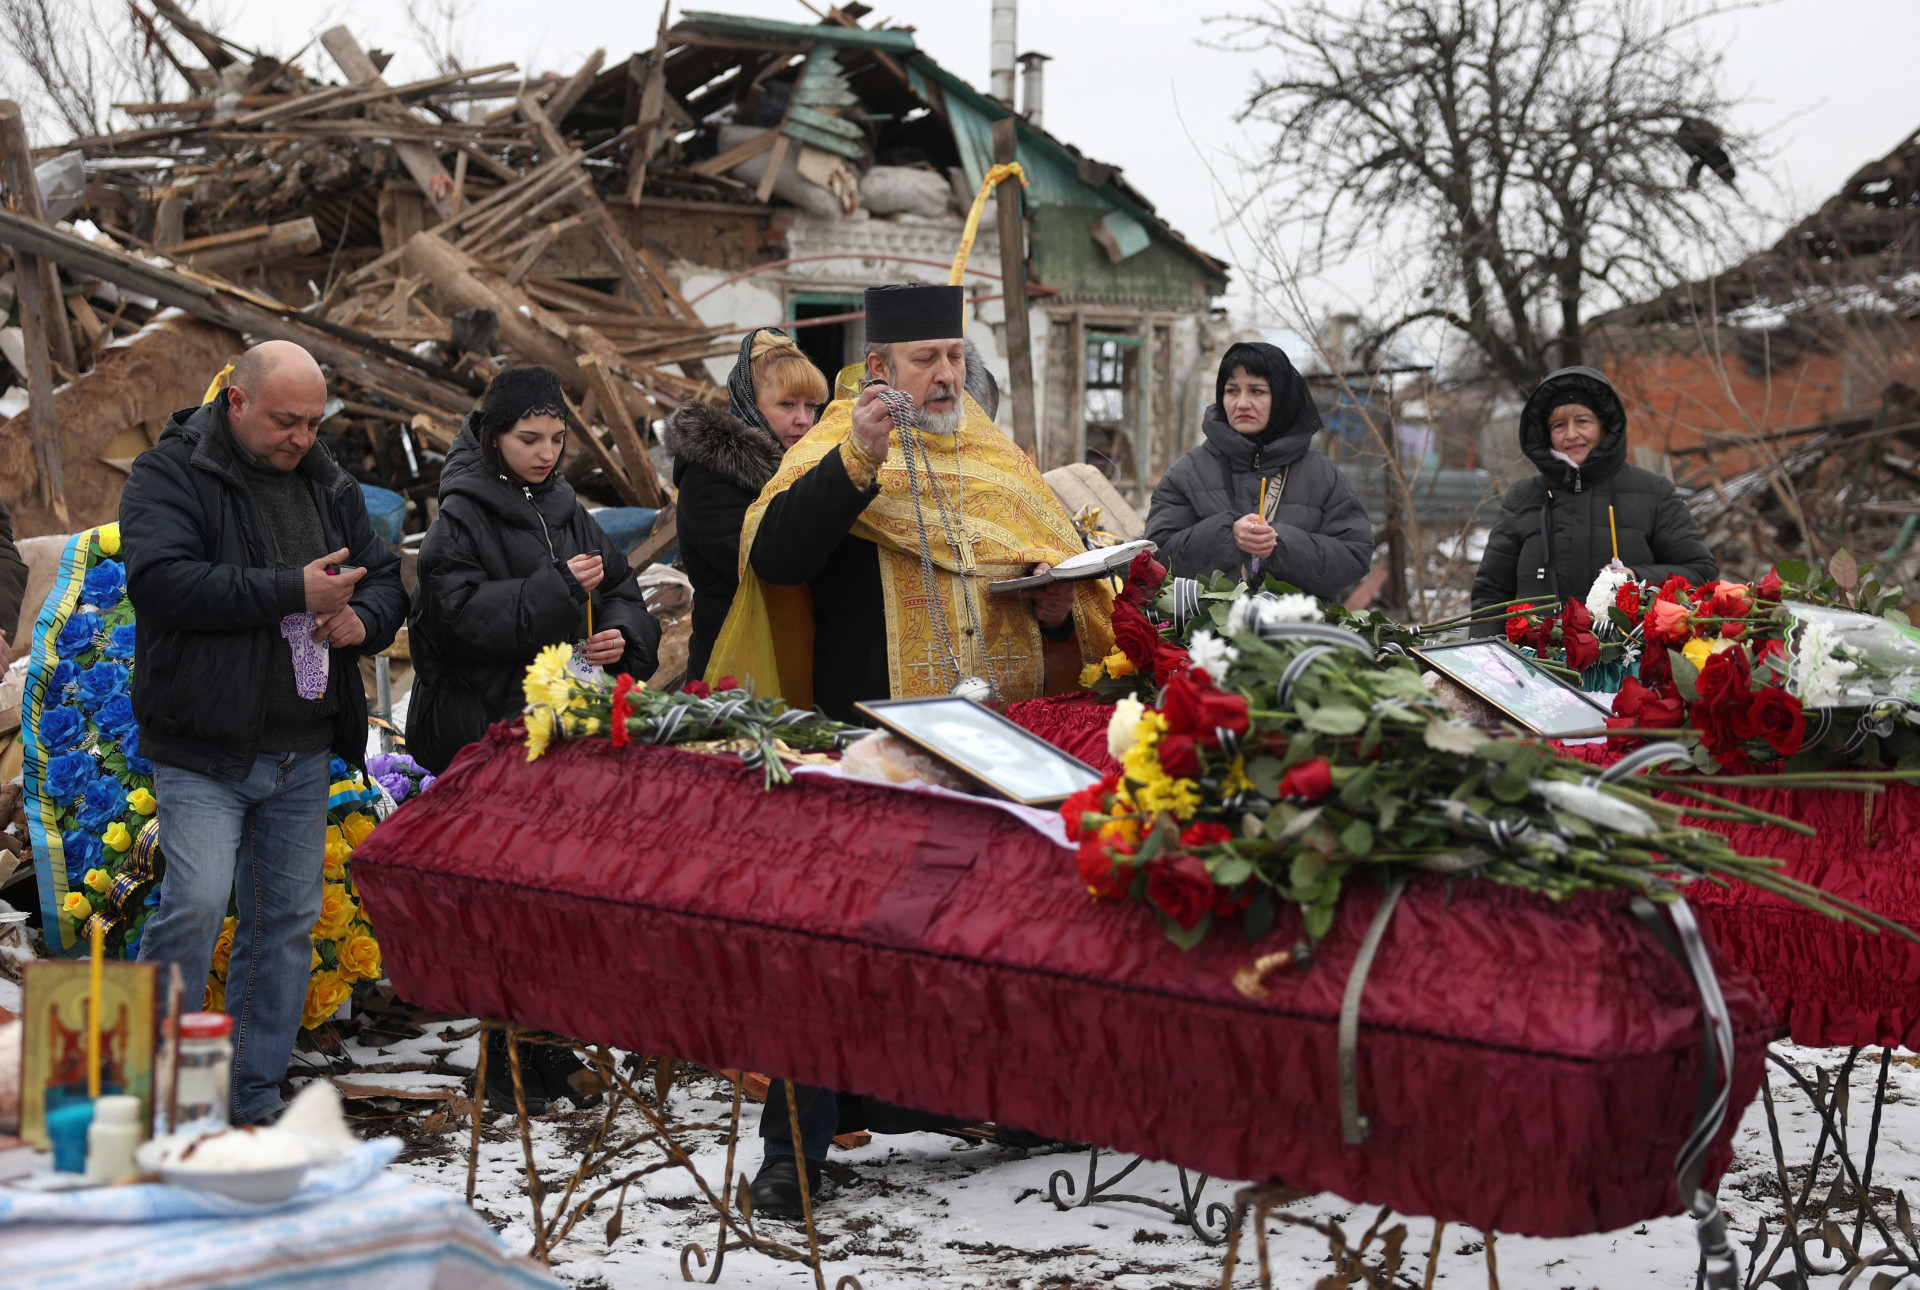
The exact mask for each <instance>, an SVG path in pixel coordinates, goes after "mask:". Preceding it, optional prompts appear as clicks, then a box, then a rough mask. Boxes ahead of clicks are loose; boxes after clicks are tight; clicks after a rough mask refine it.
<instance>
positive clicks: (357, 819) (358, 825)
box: [340, 811, 374, 847]
mask: <svg viewBox="0 0 1920 1290" xmlns="http://www.w3.org/2000/svg"><path fill="white" fill-rule="evenodd" d="M373 826H374V819H373V817H372V816H371V815H368V814H367V813H366V812H365V811H355V812H354V813H353V814H352V815H349V816H348V817H347V818H346V820H345V821H344V822H342V823H341V825H340V832H341V833H342V834H343V835H344V836H345V837H346V839H347V845H348V846H351V847H357V846H359V845H360V844H361V843H362V842H365V841H366V840H367V834H369V833H371V832H373Z"/></svg>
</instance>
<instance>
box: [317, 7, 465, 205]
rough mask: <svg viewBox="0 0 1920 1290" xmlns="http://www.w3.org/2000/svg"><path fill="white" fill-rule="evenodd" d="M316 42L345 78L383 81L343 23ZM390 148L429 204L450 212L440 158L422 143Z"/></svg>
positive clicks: (390, 111) (381, 110) (393, 111)
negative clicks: (331, 58)
mask: <svg viewBox="0 0 1920 1290" xmlns="http://www.w3.org/2000/svg"><path fill="white" fill-rule="evenodd" d="M320 44H321V45H322V46H323V47H324V48H325V49H326V51H327V52H328V53H329V54H331V55H333V61H334V62H335V63H336V64H337V65H338V66H339V68H340V70H341V71H343V72H345V73H346V74H347V79H348V80H350V81H354V82H356V83H358V84H361V85H366V86H376V85H377V86H384V85H385V84H386V82H385V81H383V80H381V79H380V69H379V68H377V67H375V66H374V65H373V60H372V59H371V58H368V57H367V54H366V51H365V50H363V49H361V48H360V42H359V41H357V40H355V39H354V38H353V33H352V32H350V31H348V30H347V29H346V27H345V26H339V27H332V28H329V29H328V30H326V31H324V32H322V33H320ZM369 107H370V108H371V109H372V111H373V112H374V114H375V115H378V116H385V117H389V118H393V117H398V118H399V119H400V120H402V121H414V122H415V123H416V124H420V122H419V121H418V118H416V117H414V116H413V114H412V113H410V112H407V111H405V110H404V109H401V108H398V107H395V106H393V105H392V104H390V103H373V104H370V105H369ZM393 151H394V155H395V156H397V157H399V158H400V163H401V164H402V165H404V166H405V167H406V168H407V173H408V174H410V175H412V176H413V182H414V183H416V184H419V185H420V191H421V192H423V193H425V194H426V195H427V200H428V201H430V202H432V203H433V208H434V209H435V210H436V211H438V212H439V213H440V217H441V218H442V219H445V218H446V217H447V216H449V215H450V214H452V212H451V211H450V210H448V208H447V198H448V197H449V196H451V195H452V193H453V176H452V175H450V174H448V173H447V168H446V167H445V166H443V165H441V164H440V158H439V157H438V156H436V155H435V154H434V151H433V149H432V148H431V147H429V146H427V145H426V144H424V143H414V142H406V143H402V142H399V141H397V140H396V141H395V142H394V145H393Z"/></svg>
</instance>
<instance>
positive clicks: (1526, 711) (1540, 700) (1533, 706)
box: [1413, 639, 1613, 739]
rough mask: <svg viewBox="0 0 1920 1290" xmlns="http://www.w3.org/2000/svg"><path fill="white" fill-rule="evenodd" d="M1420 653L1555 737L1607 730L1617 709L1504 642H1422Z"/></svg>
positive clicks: (1530, 727) (1436, 667)
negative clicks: (1603, 704)
mask: <svg viewBox="0 0 1920 1290" xmlns="http://www.w3.org/2000/svg"><path fill="white" fill-rule="evenodd" d="M1413 654H1414V657H1416V658H1418V659H1419V660H1420V661H1421V662H1423V663H1425V664H1426V665H1427V666H1428V667H1431V668H1432V669H1434V671H1436V672H1439V673H1440V674H1441V675H1443V676H1445V677H1447V678H1448V679H1449V680H1452V681H1454V682H1455V683H1457V684H1459V685H1461V686H1464V687H1465V688H1466V689H1468V690H1471V691H1472V692H1473V693H1475V694H1477V695H1479V696H1480V697H1481V698H1482V699H1484V700H1486V701H1487V702H1488V703H1489V704H1491V705H1493V707H1494V708H1495V709H1496V710H1498V711H1499V712H1500V713H1501V714H1502V715H1503V716H1505V717H1507V718H1508V719H1510V720H1512V721H1514V722H1515V723H1517V724H1519V725H1522V726H1525V727H1526V728H1527V729H1528V730H1531V731H1533V732H1534V733H1535V734H1537V735H1546V736H1547V737H1548V738H1550V739H1560V738H1565V737H1566V736H1569V735H1591V734H1594V733H1595V732H1598V731H1604V730H1605V728H1606V724H1607V718H1608V717H1610V716H1612V715H1613V713H1612V712H1611V711H1610V710H1608V709H1607V708H1604V707H1602V706H1601V705H1600V704H1599V703H1598V702H1596V701H1595V700H1594V699H1593V698H1592V697H1590V696H1589V695H1587V694H1585V693H1583V692H1582V691H1580V690H1577V689H1575V688H1574V687H1573V686H1571V685H1569V684H1567V683H1566V681H1564V680H1562V679H1561V678H1560V677H1558V676H1556V675H1554V674H1553V673H1552V672H1549V671H1548V670H1547V669H1546V668H1544V667H1541V666H1540V665H1539V664H1538V663H1537V662H1535V661H1534V660H1533V659H1531V658H1529V657H1528V656H1527V655H1525V654H1522V653H1521V652H1520V651H1519V650H1517V649H1515V648H1514V647H1513V646H1511V645H1509V644H1508V643H1507V642H1506V641H1504V640H1499V639H1493V640H1471V641H1455V642H1452V643H1450V644H1446V645H1422V646H1420V647H1419V648H1417V649H1415V650H1414V651H1413Z"/></svg>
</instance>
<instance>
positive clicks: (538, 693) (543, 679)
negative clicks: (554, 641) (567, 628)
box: [525, 645, 573, 710]
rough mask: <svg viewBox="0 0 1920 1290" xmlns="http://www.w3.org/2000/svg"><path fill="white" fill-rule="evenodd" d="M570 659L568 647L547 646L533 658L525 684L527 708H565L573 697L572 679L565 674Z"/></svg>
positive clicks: (571, 654) (571, 652)
mask: <svg viewBox="0 0 1920 1290" xmlns="http://www.w3.org/2000/svg"><path fill="white" fill-rule="evenodd" d="M572 659H573V647H572V646H570V645H549V646H547V647H546V648H545V649H543V650H541V651H540V652H539V653H538V654H536V655H535V656H534V659H533V664H532V666H530V667H528V668H527V679H526V683H525V690H526V694H527V704H528V706H529V707H532V706H536V705H538V704H542V703H544V704H546V705H547V706H548V707H550V708H553V709H556V710H558V709H561V708H564V707H566V706H567V701H568V700H569V699H571V698H572V697H573V678H572V677H571V676H570V675H569V674H568V672H567V664H568V663H569V662H570V661H572Z"/></svg>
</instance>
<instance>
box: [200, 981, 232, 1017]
mask: <svg viewBox="0 0 1920 1290" xmlns="http://www.w3.org/2000/svg"><path fill="white" fill-rule="evenodd" d="M200 1010H201V1011H202V1012H225V1011H226V1010H227V983H226V982H225V981H216V980H214V978H212V977H208V978H207V993H206V995H205V997H204V998H203V999H202V1001H201V1004H200Z"/></svg>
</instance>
